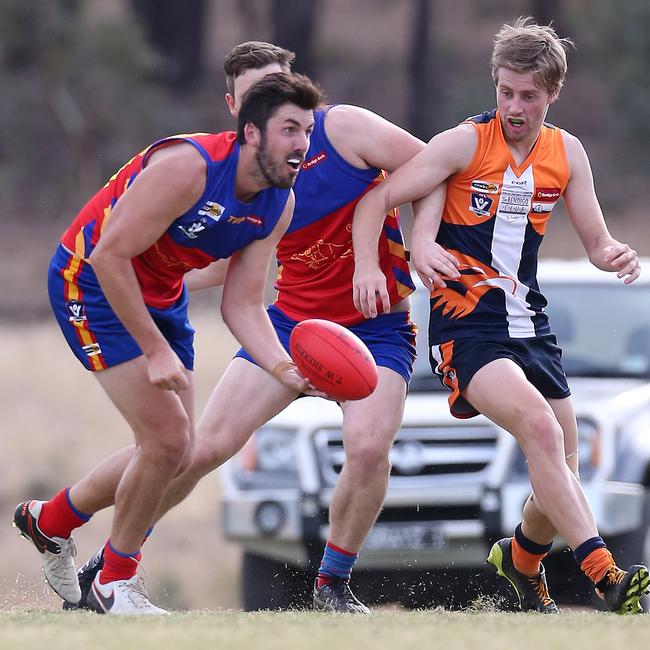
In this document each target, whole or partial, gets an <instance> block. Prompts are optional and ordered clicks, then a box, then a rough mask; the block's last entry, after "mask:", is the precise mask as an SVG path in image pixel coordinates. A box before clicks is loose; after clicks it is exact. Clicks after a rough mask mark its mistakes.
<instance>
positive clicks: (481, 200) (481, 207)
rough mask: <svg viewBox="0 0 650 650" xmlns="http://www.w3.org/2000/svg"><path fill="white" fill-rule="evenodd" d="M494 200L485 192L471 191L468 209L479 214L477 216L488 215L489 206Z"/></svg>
mask: <svg viewBox="0 0 650 650" xmlns="http://www.w3.org/2000/svg"><path fill="white" fill-rule="evenodd" d="M493 203H494V200H493V199H491V198H490V197H489V196H485V194H480V193H479V192H472V196H471V199H470V204H469V209H470V210H471V211H472V212H473V213H474V214H477V215H479V217H489V216H490V208H491V207H492V204H493Z"/></svg>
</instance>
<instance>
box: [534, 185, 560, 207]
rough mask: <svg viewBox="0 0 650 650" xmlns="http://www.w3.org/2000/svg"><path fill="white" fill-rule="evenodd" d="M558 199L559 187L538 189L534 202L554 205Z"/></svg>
mask: <svg viewBox="0 0 650 650" xmlns="http://www.w3.org/2000/svg"><path fill="white" fill-rule="evenodd" d="M559 198H560V188H559V187H538V188H537V189H536V190H535V197H534V200H535V202H537V203H555V202H556V201H557V200H558V199H559Z"/></svg>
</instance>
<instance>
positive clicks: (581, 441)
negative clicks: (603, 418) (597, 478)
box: [578, 418, 602, 481]
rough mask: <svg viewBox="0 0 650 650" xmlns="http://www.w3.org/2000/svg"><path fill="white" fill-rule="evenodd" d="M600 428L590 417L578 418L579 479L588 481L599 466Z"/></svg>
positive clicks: (600, 455)
mask: <svg viewBox="0 0 650 650" xmlns="http://www.w3.org/2000/svg"><path fill="white" fill-rule="evenodd" d="M600 437H601V436H600V428H599V426H598V424H597V423H596V422H595V421H594V420H592V419H590V418H578V459H579V463H580V464H579V468H580V479H581V480H583V481H588V480H589V479H591V478H592V477H593V475H594V474H595V473H596V471H597V470H598V468H599V467H600V463H601V459H602V453H601V451H602V450H601V444H600Z"/></svg>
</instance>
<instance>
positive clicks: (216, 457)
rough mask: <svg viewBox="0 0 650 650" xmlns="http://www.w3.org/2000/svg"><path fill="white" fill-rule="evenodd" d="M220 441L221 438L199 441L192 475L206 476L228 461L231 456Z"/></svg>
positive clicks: (212, 437)
mask: <svg viewBox="0 0 650 650" xmlns="http://www.w3.org/2000/svg"><path fill="white" fill-rule="evenodd" d="M220 440H221V437H220V436H211V437H209V438H201V437H199V438H198V439H197V441H196V445H195V449H194V454H193V456H192V466H191V468H190V471H191V472H192V474H196V475H197V476H205V475H206V474H209V473H210V472H211V471H212V470H214V469H216V468H217V467H219V466H220V465H222V464H223V463H224V462H225V461H226V460H228V458H229V455H228V453H227V452H226V450H224V448H223V445H222V444H221V442H220Z"/></svg>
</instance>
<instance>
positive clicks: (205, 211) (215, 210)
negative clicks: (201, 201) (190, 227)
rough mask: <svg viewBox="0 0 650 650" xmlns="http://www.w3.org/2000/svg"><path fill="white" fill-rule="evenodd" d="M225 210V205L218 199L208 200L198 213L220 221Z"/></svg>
mask: <svg viewBox="0 0 650 650" xmlns="http://www.w3.org/2000/svg"><path fill="white" fill-rule="evenodd" d="M224 210H225V208H224V207H223V205H220V204H219V203H217V202H216V201H206V202H205V205H203V206H202V207H201V209H200V210H198V214H200V215H201V216H202V217H208V219H213V220H214V221H219V219H220V218H221V215H223V211H224Z"/></svg>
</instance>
